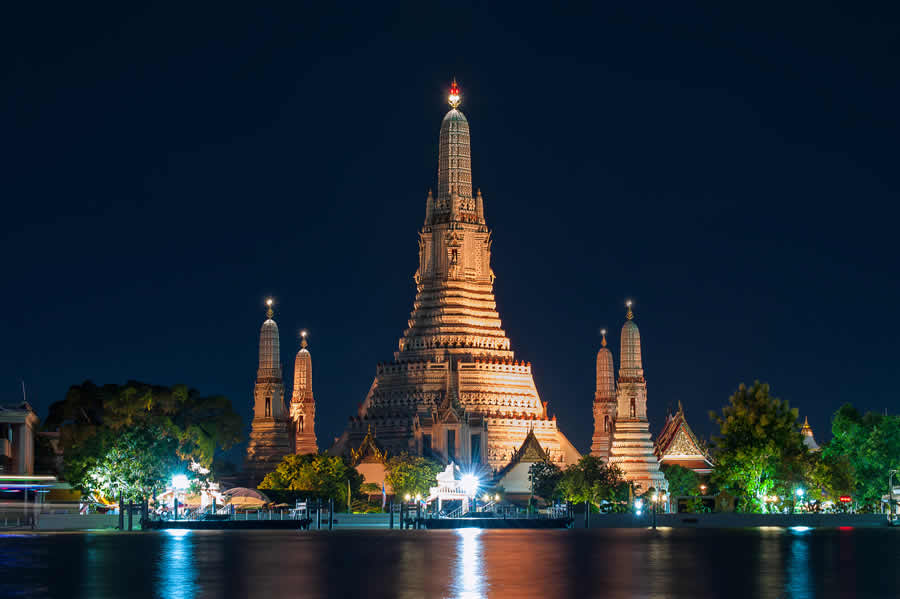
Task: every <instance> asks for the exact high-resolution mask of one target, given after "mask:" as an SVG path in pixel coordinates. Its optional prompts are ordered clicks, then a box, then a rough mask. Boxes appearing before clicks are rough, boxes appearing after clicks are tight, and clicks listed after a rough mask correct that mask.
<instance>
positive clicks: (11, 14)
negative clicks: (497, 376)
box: [0, 3, 900, 451]
mask: <svg viewBox="0 0 900 599" xmlns="http://www.w3.org/2000/svg"><path fill="white" fill-rule="evenodd" d="M31 4H32V5H31V6H30V7H25V6H21V5H19V6H16V7H15V8H11V7H5V8H4V14H3V17H2V18H0V22H2V25H0V34H2V35H0V51H2V52H0V56H2V58H0V61H2V62H0V89H2V90H3V91H2V94H0V139H2V144H3V146H4V150H5V151H4V152H3V154H4V158H3V160H2V167H0V174H2V188H0V189H2V192H0V197H2V200H3V201H2V206H3V212H2V214H3V217H2V221H0V222H2V224H0V227H2V235H0V261H2V262H0V266H2V271H0V272H2V274H3V284H2V289H3V293H2V294H0V313H2V314H3V315H4V316H3V318H2V321H0V340H2V343H0V348H2V349H0V351H2V354H0V358H2V359H0V402H2V403H13V402H16V401H18V400H19V399H20V398H21V383H20V381H21V380H22V379H24V380H25V383H26V386H27V390H28V400H29V401H30V402H31V403H32V404H33V405H34V406H35V408H36V409H37V410H38V412H39V414H40V415H41V416H42V417H44V416H45V415H46V410H47V407H48V406H49V404H50V403H52V402H54V401H57V400H60V399H62V398H63V397H64V395H65V392H66V390H67V388H68V387H69V386H70V385H72V384H77V383H80V382H82V381H84V380H86V379H90V380H93V381H94V382H96V383H124V382H125V381H126V380H129V379H137V380H142V381H146V382H152V383H157V384H174V383H186V384H188V385H190V386H192V387H195V388H197V389H199V390H200V391H201V392H203V393H205V394H219V393H220V394H224V395H226V396H228V397H229V398H230V399H231V400H232V402H233V403H234V405H235V408H236V409H237V410H238V411H239V412H240V413H241V414H243V415H244V416H245V417H246V418H247V419H248V425H249V413H250V411H249V400H250V395H251V392H252V389H253V382H254V377H255V374H256V367H257V364H256V361H257V340H258V335H259V327H260V324H261V323H262V321H263V319H264V306H263V301H264V298H265V297H266V296H268V295H272V296H274V297H275V299H276V301H277V311H276V320H277V322H278V325H279V327H280V330H281V345H282V362H283V363H284V365H285V379H286V381H288V380H290V379H291V377H292V370H293V358H294V354H295V352H296V350H297V349H298V348H299V339H298V337H297V333H298V331H299V330H300V329H301V328H307V329H309V331H310V350H311V352H312V356H313V385H314V387H313V388H314V392H315V397H316V402H317V422H316V429H317V434H318V438H319V444H320V446H321V447H323V448H327V447H328V446H329V445H330V441H331V439H332V438H333V437H335V436H337V435H338V434H339V433H340V431H341V430H342V428H343V426H344V424H345V422H346V418H347V416H348V415H350V414H353V413H355V410H356V407H357V405H358V403H359V402H361V401H362V400H363V399H364V397H365V394H366V392H367V390H368V388H369V385H370V384H371V382H372V378H373V377H374V374H375V366H376V364H377V363H378V362H381V361H389V360H390V359H392V356H393V351H394V350H395V349H396V347H397V340H398V338H399V337H400V335H401V334H402V332H403V330H404V328H405V326H406V320H407V318H408V316H409V312H410V310H411V309H412V303H413V298H414V294H415V287H414V282H413V279H412V276H413V273H414V272H415V269H416V265H417V243H416V233H417V231H418V229H419V228H420V227H421V225H422V221H423V218H424V211H425V195H426V192H427V190H428V188H429V187H434V186H435V185H436V180H437V152H438V145H437V144H438V130H439V127H440V122H441V118H442V117H443V115H444V113H445V112H446V110H447V108H448V107H447V104H446V89H447V87H448V84H449V82H450V80H451V78H452V77H453V76H455V77H456V78H457V80H458V81H459V84H460V87H461V89H462V93H463V104H462V106H461V109H462V110H463V112H464V113H465V114H466V115H467V117H468V119H469V123H470V126H471V131H472V152H473V161H472V167H473V181H474V186H475V187H478V188H480V189H481V190H482V192H483V194H484V199H485V215H486V218H487V222H488V226H489V227H490V228H491V229H492V230H493V232H494V245H493V268H494V271H495V272H496V274H497V281H496V284H495V293H496V297H497V302H498V307H499V311H500V315H501V318H502V320H503V325H504V328H505V329H506V331H507V333H508V335H509V337H510V338H511V340H512V347H513V349H514V350H515V352H516V358H517V359H521V360H527V361H531V362H532V363H533V364H534V369H535V379H536V383H537V386H538V390H539V392H540V393H541V396H542V399H544V400H545V401H549V402H550V410H551V412H553V413H555V414H556V415H557V416H558V418H559V422H560V426H561V428H562V429H563V431H564V432H565V433H566V434H567V435H568V436H569V437H570V439H571V440H572V441H573V442H574V443H575V445H576V446H577V447H578V448H579V449H580V450H582V451H587V450H588V448H589V445H590V435H591V430H592V416H591V402H592V398H593V392H594V361H595V356H596V351H597V349H598V348H599V344H600V338H599V335H598V330H599V329H601V328H603V327H607V328H609V329H610V330H611V331H612V334H611V348H612V349H613V352H614V355H615V356H616V363H617V364H618V346H619V340H618V332H619V329H620V328H621V326H622V324H623V322H624V316H625V309H624V305H623V304H624V301H625V299H626V298H633V299H634V302H635V314H636V322H637V324H638V325H639V327H640V330H641V335H642V340H643V351H644V367H645V374H646V377H647V381H648V397H649V412H650V420H651V430H652V431H654V432H657V431H659V430H660V427H661V426H662V422H663V419H664V416H665V413H666V408H667V406H668V405H675V403H676V402H677V401H678V400H681V401H682V402H683V404H684V407H685V410H686V413H687V416H688V420H689V422H690V423H691V425H692V426H693V427H694V429H695V430H696V431H697V432H698V433H699V434H700V435H702V436H707V435H709V434H710V433H711V432H712V431H713V425H712V423H711V422H710V421H709V418H708V415H707V412H708V411H709V410H712V409H717V408H719V407H720V406H722V405H723V404H725V403H726V402H727V399H728V397H729V395H730V394H731V393H732V392H733V391H734V390H735V389H736V388H737V386H738V384H739V383H741V382H747V383H752V382H753V380H755V379H759V380H762V381H766V382H769V383H770V384H771V386H772V388H773V391H774V393H775V394H776V395H778V396H779V397H782V398H785V399H787V400H789V401H790V402H791V404H792V405H793V406H795V407H798V408H799V409H800V413H801V418H802V417H803V416H807V415H808V417H809V421H810V423H811V424H812V426H813V428H814V430H815V431H816V436H817V437H818V438H819V440H820V441H822V440H827V439H828V438H829V437H830V433H829V428H830V418H831V415H832V414H833V412H834V411H835V410H836V409H837V408H838V407H839V406H840V405H841V404H842V403H844V402H848V401H849V402H853V403H854V404H856V405H857V406H858V407H859V408H861V409H871V410H877V411H883V410H885V409H887V410H889V411H893V412H897V411H900V399H898V391H897V372H898V363H900V350H898V346H897V339H898V337H900V316H898V311H897V307H898V305H900V281H898V270H900V269H898V254H900V251H898V241H897V237H898V235H897V212H898V210H897V208H896V203H897V200H898V192H900V177H898V164H900V160H898V145H900V117H898V112H900V110H898V107H900V77H898V65H900V11H898V9H897V6H896V5H894V6H892V7H890V8H888V6H889V3H881V5H880V8H879V9H878V10H879V12H849V11H854V10H855V11H863V10H873V9H874V8H875V5H870V6H868V7H863V6H862V5H860V4H856V5H850V4H847V6H845V7H841V8H837V7H833V6H827V5H825V4H824V3H810V4H808V5H803V6H800V5H799V4H797V5H794V4H793V3H779V4H777V5H772V6H768V7H767V6H763V5H760V4H755V3H754V4H752V5H747V6H746V7H745V8H738V7H735V6H730V5H728V6H722V5H718V6H716V5H712V4H710V5H709V6H706V7H704V8H690V7H688V6H686V5H685V4H684V3H663V4H661V5H658V6H657V5H652V4H646V3H641V4H640V5H635V8H634V11H633V12H632V9H631V7H622V6H618V5H617V6H614V7H604V8H596V9H587V8H581V7H575V6H567V7H564V8H563V7H550V6H549V5H544V6H543V7H542V8H541V9H540V10H536V9H533V8H528V7H527V5H521V4H519V5H515V7H506V8H504V7H501V6H499V5H495V4H493V3H492V4H491V5H490V6H488V5H486V4H485V5H484V6H480V7H474V8H473V7H469V6H467V5H465V4H464V3H451V4H446V5H442V6H440V7H438V6H436V5H435V6H431V5H430V3H428V4H429V5H428V6H425V4H426V3H415V4H410V5H407V6H403V7H390V6H387V5H383V4H381V3H369V4H366V5H364V6H363V7H362V8H360V9H353V10H346V11H344V12H329V13H319V12H315V11H317V10H322V9H323V8H324V7H325V5H326V4H328V3H319V4H317V5H315V6H312V7H300V6H280V7H278V8H269V9H265V8H260V7H257V6H256V3H241V4H239V5H229V4H227V3H213V4H209V5H205V6H194V5H193V3H179V4H177V5H175V4H173V5H168V6H167V5H148V6H146V7H137V6H132V4H134V3H120V4H119V5H113V6H108V7H103V8H93V7H90V6H88V5H82V4H74V5H73V4H68V5H65V6H62V5H60V6H56V7H52V6H49V5H46V4H34V3H31ZM251 4H253V5H252V6H251ZM297 4H300V3H297ZM617 4H618V3H617ZM726 4H730V3H726ZM16 11H24V12H16ZM885 11H890V12H885ZM289 387H290V385H288V388H289ZM288 393H289V390H288Z"/></svg>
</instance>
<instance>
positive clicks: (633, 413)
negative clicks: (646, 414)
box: [631, 397, 635, 418]
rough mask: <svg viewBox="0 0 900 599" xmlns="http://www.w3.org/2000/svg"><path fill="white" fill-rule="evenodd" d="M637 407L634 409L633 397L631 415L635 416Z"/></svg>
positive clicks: (632, 399)
mask: <svg viewBox="0 0 900 599" xmlns="http://www.w3.org/2000/svg"><path fill="white" fill-rule="evenodd" d="M634 415H635V409H634V398H633V397H632V398H631V417H632V418H634Z"/></svg>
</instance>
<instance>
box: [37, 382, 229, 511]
mask: <svg viewBox="0 0 900 599" xmlns="http://www.w3.org/2000/svg"><path fill="white" fill-rule="evenodd" d="M44 427H45V429H48V430H57V429H58V430H59V432H60V443H61V446H62V450H63V475H64V476H65V477H66V479H67V480H68V481H69V482H70V483H71V484H72V485H73V486H75V487H77V488H80V489H81V490H82V491H83V492H86V493H90V492H93V491H99V492H101V493H103V494H104V495H106V496H107V497H108V498H111V499H112V498H114V497H115V496H116V495H117V493H118V491H121V492H123V493H125V495H126V496H127V497H128V498H129V499H137V498H139V497H145V496H147V495H149V494H150V492H151V490H152V489H153V488H157V489H158V488H160V487H162V485H163V484H165V482H166V481H167V480H168V479H169V477H170V476H171V475H172V474H173V473H175V472H177V471H184V470H185V465H184V464H182V462H196V463H197V464H199V465H200V466H202V467H203V468H210V467H211V466H212V463H213V458H214V457H215V454H216V452H217V451H219V450H227V449H229V448H230V447H232V446H233V445H234V444H235V443H237V442H239V441H240V440H241V429H242V428H243V423H242V421H241V418H240V416H238V415H237V413H235V412H234V410H233V409H232V407H231V402H230V401H228V399H226V398H224V397H221V396H213V397H202V396H200V395H199V393H198V392H196V391H194V390H191V389H189V388H188V387H186V386H184V385H176V386H174V387H171V388H169V387H161V386H156V385H149V384H146V383H139V382H134V381H131V382H129V383H127V384H125V385H104V386H102V387H98V386H97V385H94V384H93V383H91V382H89V381H88V382H85V383H83V384H81V385H76V386H73V387H71V388H70V389H69V391H68V393H67V394H66V397H65V399H64V400H62V401H58V402H56V403H54V404H52V405H51V406H50V411H49V415H48V417H47V419H46V420H45V421H44ZM109 493H112V496H110V495H109Z"/></svg>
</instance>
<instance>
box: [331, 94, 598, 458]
mask: <svg viewBox="0 0 900 599" xmlns="http://www.w3.org/2000/svg"><path fill="white" fill-rule="evenodd" d="M450 105H451V109H450V111H449V112H447V114H446V115H445V116H444V119H443V121H442V123H441V129H440V136H439V152H438V186H437V193H436V194H432V192H430V191H429V192H428V195H427V197H426V199H425V219H424V223H423V225H422V228H421V230H420V231H419V235H418V245H419V261H418V269H417V270H416V272H415V277H414V279H415V283H416V297H415V301H414V304H413V310H412V312H411V314H410V317H409V321H408V323H407V328H406V330H405V331H404V332H403V335H402V337H400V340H399V342H398V344H397V350H396V351H395V352H394V359H393V360H392V361H391V362H388V363H384V364H379V365H378V366H377V368H376V371H375V379H374V380H373V381H372V385H371V387H370V389H369V392H368V394H367V395H366V397H365V401H364V402H363V403H362V404H361V405H360V407H359V409H358V411H357V413H356V414H355V415H354V416H351V417H350V421H349V424H348V427H347V429H346V430H345V431H344V433H343V434H342V435H341V437H339V438H338V440H337V441H336V443H335V445H334V447H333V448H332V450H331V451H332V453H334V454H339V455H350V453H351V451H353V450H355V449H356V448H357V447H360V445H361V444H362V442H363V439H364V438H365V436H366V434H367V432H368V431H369V430H370V428H371V430H372V431H373V432H374V434H375V436H376V438H377V440H378V443H379V444H380V446H382V447H384V448H385V450H386V451H387V452H389V453H391V454H396V453H399V452H402V451H406V452H409V453H411V454H417V455H427V456H432V457H435V458H437V459H439V460H441V461H444V462H451V461H452V462H455V463H457V464H463V465H471V466H476V467H484V468H486V469H490V470H491V471H498V470H500V469H502V468H503V467H504V466H506V465H507V464H508V463H509V462H510V460H511V459H512V458H513V456H514V454H515V453H516V452H517V451H518V450H519V448H520V447H521V446H522V443H523V441H524V440H525V438H526V436H527V435H528V434H529V432H530V431H533V434H534V437H535V438H536V439H537V440H538V441H539V443H540V446H541V447H542V448H543V450H544V451H545V452H546V453H547V455H548V456H549V459H550V460H551V461H552V462H554V463H556V464H558V465H560V466H565V465H567V464H570V463H573V462H575V461H577V460H578V458H579V457H580V455H579V453H578V451H577V450H576V449H575V447H574V446H573V445H572V444H571V443H570V442H569V440H568V439H567V438H566V437H565V435H563V433H562V432H561V431H560V430H559V428H558V427H557V422H556V418H555V417H553V416H551V415H550V414H549V413H548V410H547V402H544V401H542V400H541V398H540V395H539V394H538V391H537V389H536V387H535V384H534V378H533V375H532V366H531V363H529V362H523V361H520V360H516V359H515V355H514V353H513V350H512V347H511V344H510V340H509V338H508V337H507V336H506V333H505V331H504V330H503V328H502V326H501V322H500V316H499V314H498V312H497V305H496V301H495V299H494V293H493V284H494V272H493V270H492V269H491V251H492V247H491V245H492V239H491V231H490V230H489V229H488V226H487V222H486V220H485V212H484V200H483V198H482V195H481V192H480V191H478V192H476V193H473V191H472V169H471V154H470V140H469V123H468V121H467V120H466V117H465V115H463V113H462V112H461V111H460V110H459V109H458V105H459V90H458V88H457V87H456V83H455V82H454V84H453V86H452V87H451V94H450Z"/></svg>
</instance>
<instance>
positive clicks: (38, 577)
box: [0, 527, 900, 599]
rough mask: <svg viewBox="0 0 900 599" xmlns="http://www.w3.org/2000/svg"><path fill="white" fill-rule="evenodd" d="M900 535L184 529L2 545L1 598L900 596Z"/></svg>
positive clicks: (34, 538) (35, 538)
mask: <svg viewBox="0 0 900 599" xmlns="http://www.w3.org/2000/svg"><path fill="white" fill-rule="evenodd" d="M898 557H900V530H895V529H888V528H887V527H885V528H883V529H862V528H859V529H854V530H850V531H839V530H831V531H828V530H822V529H816V530H814V531H808V532H799V531H791V530H786V529H776V530H758V529H747V530H687V529H673V530H666V531H658V532H656V533H654V532H652V531H647V530H639V529H634V530H613V529H607V530H590V531H585V530H560V531H527V530H459V531H398V530H394V531H334V532H326V531H322V532H316V531H309V532H303V531H232V532H219V531H208V532H207V531H190V532H186V531H179V532H167V533H133V534H128V533H112V532H110V533H101V534H92V533H89V534H81V533H73V534H60V535H52V534H51V535H27V536H26V537H21V538H19V537H4V538H2V539H0V596H8V595H13V594H19V595H25V596H34V597H70V598H72V599H79V598H81V597H85V598H91V599H93V598H95V597H116V598H123V599H124V598H134V597H147V598H148V599H149V598H150V597H153V598H154V599H155V598H157V597H165V598H166V599H170V598H172V599H177V598H180V597H197V598H198V599H203V598H207V597H210V598H211V597H214V598H216V599H218V598H222V599H231V598H235V599H237V598H240V599H243V598H245V597H265V598H267V599H278V598H281V597H292V598H293V597H327V598H330V597H354V598H355V597H365V598H366V599H382V598H384V599H388V598H390V599H406V598H407V597H409V598H416V599H418V598H420V597H464V598H468V597H515V598H516V599H526V598H529V599H530V598H541V599H546V598H548V597H578V598H579V599H581V598H583V597H599V596H602V597H604V599H619V598H622V599H624V598H629V599H630V598H632V597H648V598H650V597H666V598H668V597H690V598H691V599H694V598H697V597H728V598H729V599H744V598H746V599H751V598H752V599H758V598H759V597H797V598H802V597H813V596H815V597H817V598H818V597H825V598H830V597H853V598H854V599H862V598H870V597H871V598H878V599H882V598H883V597H898V596H900V569H897V568H894V567H893V564H894V563H895V562H896V559H897V558H898Z"/></svg>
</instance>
